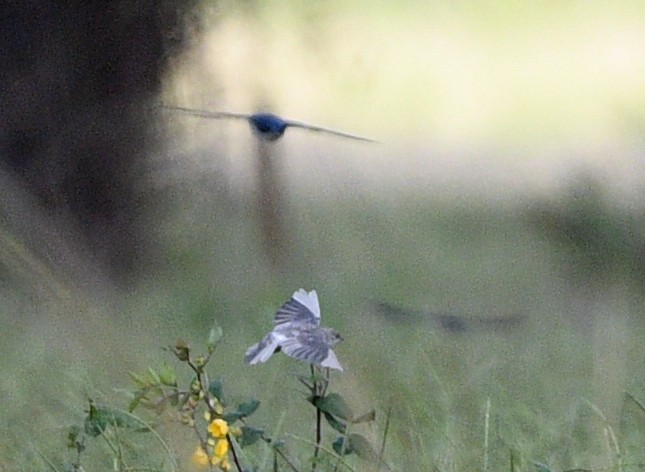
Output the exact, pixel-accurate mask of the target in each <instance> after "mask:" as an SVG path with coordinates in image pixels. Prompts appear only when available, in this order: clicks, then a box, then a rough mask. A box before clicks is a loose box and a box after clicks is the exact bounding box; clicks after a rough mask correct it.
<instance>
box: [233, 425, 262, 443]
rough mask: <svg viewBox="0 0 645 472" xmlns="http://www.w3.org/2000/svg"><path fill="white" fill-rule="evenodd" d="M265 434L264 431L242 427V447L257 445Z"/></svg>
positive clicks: (240, 441)
mask: <svg viewBox="0 0 645 472" xmlns="http://www.w3.org/2000/svg"><path fill="white" fill-rule="evenodd" d="M263 434H264V430H263V429H260V428H253V427H251V426H242V437H241V438H240V440H239V443H240V446H241V447H246V446H250V445H252V444H255V443H256V442H257V441H258V440H259V439H260V438H261V437H262V435H263Z"/></svg>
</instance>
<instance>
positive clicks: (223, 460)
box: [211, 456, 231, 471]
mask: <svg viewBox="0 0 645 472" xmlns="http://www.w3.org/2000/svg"><path fill="white" fill-rule="evenodd" d="M211 464H213V465H216V466H217V467H219V468H220V469H221V470H224V471H228V470H231V462H230V461H229V460H228V457H217V456H213V458H212V459H211Z"/></svg>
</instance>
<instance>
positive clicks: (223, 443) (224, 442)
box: [215, 439, 228, 458]
mask: <svg viewBox="0 0 645 472" xmlns="http://www.w3.org/2000/svg"><path fill="white" fill-rule="evenodd" d="M226 454H228V439H220V440H219V441H217V446H215V457H221V458H222V457H226Z"/></svg>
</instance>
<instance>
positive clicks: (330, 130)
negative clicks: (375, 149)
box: [285, 120, 376, 143]
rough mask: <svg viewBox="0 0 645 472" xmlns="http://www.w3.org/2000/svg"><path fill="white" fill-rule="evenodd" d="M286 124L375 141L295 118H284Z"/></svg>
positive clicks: (344, 136) (358, 139)
mask: <svg viewBox="0 0 645 472" xmlns="http://www.w3.org/2000/svg"><path fill="white" fill-rule="evenodd" d="M285 123H286V124H287V126H292V127H294V128H303V129H308V130H310V131H316V132H320V133H328V134H333V135H336V136H341V137H343V138H349V139H356V140H357V141H366V142H368V143H375V142H376V141H375V140H373V139H369V138H364V137H363V136H357V135H355V134H349V133H343V132H342V131H336V130H334V129H330V128H323V127H322V126H316V125H310V124H309V123H304V122H302V121H295V120H285Z"/></svg>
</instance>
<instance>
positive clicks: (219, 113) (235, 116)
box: [159, 105, 251, 120]
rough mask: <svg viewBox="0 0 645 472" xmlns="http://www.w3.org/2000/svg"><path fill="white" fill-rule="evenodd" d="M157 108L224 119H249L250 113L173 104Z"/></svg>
mask: <svg viewBox="0 0 645 472" xmlns="http://www.w3.org/2000/svg"><path fill="white" fill-rule="evenodd" d="M159 108H162V109H164V110H168V111H178V112H180V113H186V114H188V115H193V116H199V117H201V118H213V119H216V120H217V119H225V118H233V119H237V120H249V119H250V118H251V115H247V114H244V113H231V112H228V111H207V110H195V109H193V108H186V107H174V106H167V105H160V107H159Z"/></svg>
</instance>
